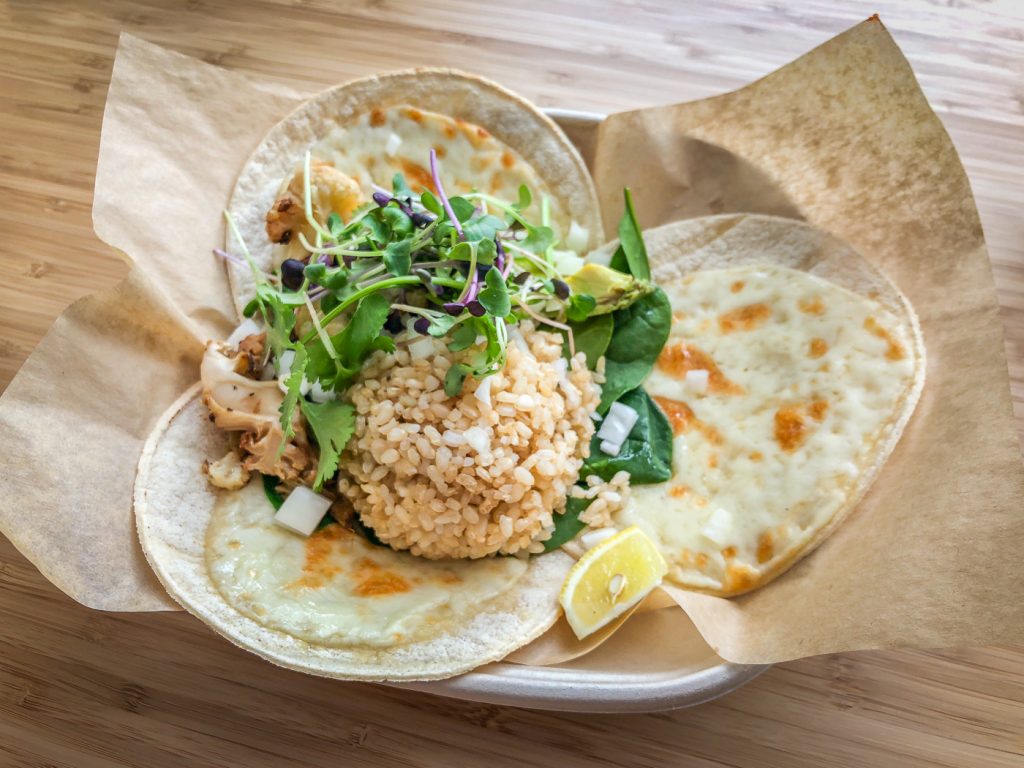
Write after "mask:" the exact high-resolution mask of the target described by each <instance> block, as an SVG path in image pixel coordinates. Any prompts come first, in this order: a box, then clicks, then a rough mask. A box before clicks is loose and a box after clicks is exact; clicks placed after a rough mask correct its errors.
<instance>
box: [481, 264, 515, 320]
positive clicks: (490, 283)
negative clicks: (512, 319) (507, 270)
mask: <svg viewBox="0 0 1024 768" xmlns="http://www.w3.org/2000/svg"><path fill="white" fill-rule="evenodd" d="M484 283H485V284H486V287H485V288H484V289H483V290H482V291H480V295H479V296H478V297H477V298H478V299H479V301H480V303H481V304H483V305H484V309H486V310H487V311H488V312H490V313H491V314H492V315H494V316H495V317H508V313H509V312H511V311H512V302H511V300H510V299H509V297H508V286H507V285H506V284H505V278H503V277H502V276H501V272H500V271H499V270H498V269H497V267H491V268H490V269H489V270H487V274H486V275H485V276H484Z"/></svg>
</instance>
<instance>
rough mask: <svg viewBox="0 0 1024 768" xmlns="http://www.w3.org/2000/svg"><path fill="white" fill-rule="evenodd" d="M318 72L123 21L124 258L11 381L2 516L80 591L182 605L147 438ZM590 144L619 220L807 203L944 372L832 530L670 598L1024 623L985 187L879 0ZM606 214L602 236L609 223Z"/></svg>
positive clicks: (719, 614)
mask: <svg viewBox="0 0 1024 768" xmlns="http://www.w3.org/2000/svg"><path fill="white" fill-rule="evenodd" d="M302 97H303V94H298V93H295V92H294V91H291V90H287V89H284V88H282V87H279V86H276V85H273V84H261V83H256V82H253V81H251V80H249V79H247V78H245V77H243V76H241V75H238V74H234V73H231V72H227V71H225V70H221V69H218V68H216V67H212V66H210V65H207V64H204V63H202V62H199V61H196V60H193V59H190V58H188V57H184V56H180V55H178V54H174V53H171V52H169V51H166V50H163V49H161V48H158V47H156V46H152V45H149V44H146V43H144V42H142V41H140V40H137V39H135V38H131V37H128V36H124V37H123V38H122V41H121V45H120V48H119V50H118V56H117V60H116V62H115V66H114V73H113V78H112V82H111V88H110V93H109V96H108V102H107V109H106V113H105V116H104V123H103V136H102V143H101V147H100V159H99V168H98V171H97V180H96V193H95V202H94V224H95V228H96V232H97V234H99V236H100V237H102V238H103V239H104V240H106V241H107V242H108V243H110V244H111V245H113V246H114V247H116V248H119V249H121V250H122V251H124V253H125V254H126V255H127V256H128V257H129V258H130V259H131V260H132V261H133V262H134V264H135V267H134V269H133V270H132V272H131V274H130V275H129V277H128V279H127V280H126V281H125V282H124V283H122V284H121V285H120V286H118V287H117V288H115V289H113V290H112V291H109V292H107V293H105V294H100V295H97V296H94V297H90V298H87V299H84V300H82V301H79V302H77V303H76V304H74V305H72V307H71V308H70V309H69V310H68V311H67V312H65V313H64V314H63V315H62V316H61V318H60V319H59V320H58V321H57V323H56V324H55V325H54V327H53V329H52V330H51V331H50V333H49V334H48V335H47V336H46V338H45V339H44V340H43V342H42V343H41V344H40V345H39V347H38V348H37V350H36V351H35V352H34V353H33V355H32V356H31V357H30V358H29V360H28V361H27V362H26V364H25V366H24V367H23V368H22V370H21V371H20V372H19V374H18V376H17V377H16V378H15V380H14V381H13V382H12V383H11V385H10V387H9V388H8V390H7V392H6V393H5V394H4V395H3V397H2V399H0V442H2V444H3V445H4V452H5V454H4V456H5V458H4V472H3V476H2V477H0V531H2V532H3V533H4V534H5V535H7V536H8V537H9V538H10V539H11V541H12V542H13V543H14V544H15V546H17V547H18V549H20V550H21V551H22V552H23V553H24V554H25V555H26V557H28V558H29V559H30V560H32V561H33V562H34V563H35V564H36V565H37V566H38V567H39V568H40V570H41V571H42V572H43V573H44V574H45V575H46V576H47V577H48V578H49V579H50V580H51V581H53V583H54V584H56V585H57V586H58V587H59V588H61V589H62V590H64V591H65V592H67V593H68V594H69V595H70V596H71V597H73V598H75V599H76V600H78V601H80V602H82V603H84V604H86V605H89V606H92V607H96V608H103V609H107V610H153V609H168V608H173V607H175V606H174V605H173V603H172V602H171V601H170V600H169V599H168V598H167V597H166V596H165V595H164V594H163V592H162V591H161V589H160V588H159V586H158V585H157V583H156V581H155V579H154V578H153V577H152V575H151V573H150V571H149V569H148V567H147V566H146V564H145V561H144V559H143V558H142V556H141V553H140V552H139V550H138V545H137V543H136V538H135V535H134V531H133V529H132V510H131V498H130V491H131V486H132V481H133V478H134V472H135V464H136V460H137V456H138V452H139V448H140V446H141V443H142V441H143V439H144V438H145V436H146V435H147V433H148V432H149V429H150V428H151V426H152V424H153V423H154V422H155V420H156V418H157V416H158V415H159V414H160V413H162V412H163V410H164V409H165V408H166V406H167V405H169V404H170V402H171V401H172V400H173V399H174V398H175V397H176V395H177V394H178V393H179V392H180V391H181V390H183V389H184V388H185V387H186V386H187V385H188V384H190V383H191V382H192V381H193V380H194V379H195V378H196V376H197V371H198V368H197V366H198V357H199V353H200V351H201V345H202V341H203V340H204V339H205V338H206V337H207V336H222V335H224V334H226V333H227V332H228V331H229V330H230V328H231V327H232V326H233V325H234V322H235V320H234V318H233V316H232V313H231V310H230V306H231V305H230V302H229V300H228V295H227V290H226V281H225V278H224V274H223V270H222V269H221V266H220V265H219V264H217V263H216V262H215V261H214V260H213V259H212V258H211V257H210V248H211V247H213V246H215V245H218V244H219V243H220V242H222V240H223V226H222V222H221V219H220V217H219V212H220V210H221V208H222V207H223V206H224V205H225V202H226V200H227V198H228V194H229V192H230V189H231V187H232V185H233V183H234V179H235V176H236V174H237V173H238V171H239V169H240V168H241V166H242V164H243V163H244V161H245V159H246V157H247V155H248V154H249V152H250V151H251V150H252V148H253V147H254V146H255V145H256V143H257V142H258V141H259V139H260V138H262V136H263V134H264V133H266V131H267V130H268V129H269V128H270V127H271V126H272V125H273V123H274V122H276V121H277V120H278V119H280V118H281V117H283V116H284V115H285V114H286V113H287V112H288V111H290V109H291V108H292V107H294V106H295V105H296V104H297V103H298V102H299V101H300V100H301V98H302ZM594 138H595V143H594V144H593V155H592V157H593V168H594V171H595V178H596V179H597V182H598V185H599V190H600V192H601V195H602V201H603V207H604V214H605V217H606V221H607V222H609V223H610V224H611V225H614V222H616V221H617V220H618V216H619V212H620V210H619V206H620V199H621V198H620V190H621V187H622V186H623V185H624V184H629V185H630V186H631V187H632V188H633V190H634V195H635V197H636V199H637V209H638V211H639V212H640V216H641V219H642V222H643V223H644V224H645V225H653V224H659V223H662V222H665V221H669V220H672V219H675V218H681V217H689V216H697V215H702V214H705V213H722V212H730V211H756V212H765V213H774V214H777V215H784V216H793V217H802V218H806V219H807V220H809V221H811V222H812V223H814V224H817V225H819V226H822V227H824V228H827V229H831V230H832V231H834V232H836V233H838V234H840V235H841V236H843V237H845V238H847V239H848V240H850V241H851V242H852V243H853V244H854V245H856V246H857V247H859V248H860V249H861V250H863V251H864V253H865V254H866V255H867V256H868V257H869V258H871V259H872V260H874V261H876V262H877V263H878V264H879V265H880V266H881V267H882V268H883V269H885V270H886V271H887V272H888V273H889V274H890V276H891V277H892V278H893V279H894V280H895V281H896V282H897V284H899V286H900V287H901V288H902V289H903V290H904V291H905V292H906V293H907V294H908V296H909V297H910V299H911V301H912V302H913V303H914V305H915V307H916V308H917V310H918V312H919V313H920V315H921V320H922V324H923V327H924V332H925V340H926V343H927V345H928V352H929V371H928V376H929V380H928V383H927V385H926V387H925V393H924V396H923V398H922V402H921V404H920V406H919V407H918V413H917V414H916V415H915V417H914V419H913V420H912V422H911V424H910V427H909V428H908V430H907V433H906V434H905V435H904V438H903V441H902V442H901V443H900V446H899V447H898V448H897V450H896V452H895V454H894V455H893V457H892V458H891V459H890V461H889V464H888V465H887V467H886V469H885V471H884V473H883V475H882V477H881V478H880V480H879V481H878V482H877V483H876V486H875V488H874V489H873V490H872V492H871V493H870V494H869V496H868V498H867V499H866V500H865V501H864V502H863V503H862V505H861V507H860V508H859V509H858V510H857V511H856V512H855V514H854V515H853V516H851V518H850V519H849V520H848V521H847V522H846V523H845V524H844V525H843V527H842V528H841V529H840V530H839V532H838V533H837V534H836V535H834V536H833V537H832V538H831V539H830V540H829V541H827V542H826V544H825V545H823V546H822V547H821V548H820V549H819V550H818V551H817V552H816V553H815V554H814V555H812V556H811V557H810V558H809V559H807V560H805V561H803V563H801V564H800V565H798V566H797V567H796V568H794V569H793V570H792V571H791V572H790V573H789V574H787V575H786V576H784V577H782V578H781V579H779V580H778V581H776V582H774V583H773V584H771V585H769V586H768V587H766V588H764V589H762V590H760V591H759V592H756V593H754V594H752V595H750V596H749V597H745V598H740V599H737V600H732V601H726V600H721V599H717V598H711V597H705V596H701V595H696V594H692V593H682V594H678V595H677V599H678V601H679V603H680V604H681V605H682V606H683V608H684V609H685V610H686V611H687V612H688V613H689V614H690V616H691V618H693V620H694V621H695V622H696V624H697V626H698V628H699V629H700V631H701V632H702V634H703V635H704V637H705V638H706V639H707V640H708V641H709V643H710V644H711V645H712V647H714V648H715V649H716V650H717V651H718V652H719V653H721V654H722V655H723V656H724V657H725V658H727V659H730V660H735V661H743V662H769V661H780V660H785V659H790V658H794V657H799V656H805V655H811V654H816V653H824V652H833V651H841V650H848V649H854V648H876V647H890V646H919V647H938V646H956V645H974V644H987V643H996V642H1004V641H1012V640H1019V639H1021V637H1024V613H1022V611H1021V609H1020V607H1019V599H1018V596H1017V595H1016V591H1015V590H1014V589H1013V586H1014V585H1015V584H1018V583H1019V582H1020V576H1021V574H1020V570H1021V569H1020V567H1019V565H1018V563H1019V562H1020V560H1019V556H1018V553H1019V552H1020V551H1021V549H1022V547H1024V516H1022V515H1021V514H1020V511H1021V503H1020V500H1021V499H1022V498H1024V471H1022V467H1021V461H1020V453H1019V447H1018V444H1017V439H1016V433H1015V430H1014V425H1013V420H1012V414H1011V409H1010V402H1009V390H1008V377H1007V371H1006V362H1005V359H1004V354H1003V347H1002V329H1001V325H1000V323H999V319H998V316H997V304H996V297H995V292H994V288H993V283H992V277H991V271H990V267H989V262H988V258H987V255H986V252H985V246H984V240H983V238H982V234H981V228H980V225H979V222H978V217H977V213H976V211H975V207H974V202H973V198H972V196H971V193H970V189H969V186H968V183H967V179H966V177H965V175H964V173H963V169H962V168H961V166H960V163H959V160H958V159H957V156H956V153H955V150H954V149H953V147H952V145H951V144H950V142H949V139H948V137H947V136H946V134H945V131H944V130H943V128H942V126H941V124H940V123H939V121H938V119H937V118H936V117H935V115H934V114H933V113H932V112H931V110H930V109H929V108H928V106H927V104H926V102H925V100H924V97H923V96H922V94H921V93H920V91H919V89H918V88H917V84H916V82H915V80H914V77H913V74H912V73H911V71H910V69H909V67H908V66H907V63H906V61H905V60H904V59H903V57H902V55H901V54H900V52H899V50H898V49H897V48H896V46H895V44H894V43H893V42H892V40H891V39H890V37H889V36H888V34H887V33H886V32H885V30H884V28H883V27H882V26H881V24H880V23H878V22H877V21H870V22H865V23H864V24H861V25H859V26H857V27H855V28H853V29H852V30H850V31H849V32H847V33H845V34H843V35H841V36H839V37H837V38H835V39H834V40H832V41H831V42H829V43H827V44H826V45H824V46H822V47H821V48H818V49H816V50H815V51H813V52H811V53H810V54H808V55H807V56H805V57H803V58H801V59H799V60H797V61H796V62H794V63H792V64H790V65H788V66H787V67H784V68H783V69H781V70H779V71H778V72H776V73H774V74H772V75H770V76H768V77H767V78H764V79H763V80H760V81H758V82H757V83H754V84H753V85H751V86H748V87H747V88H744V89H742V90H741V91H738V92H736V93H733V94H729V95H726V96H721V97H717V98H714V99H708V100H704V101H700V102H694V103H690V104H684V105H678V106H672V107H664V108H657V109H649V110H643V111H640V112H632V113H626V114H621V115H614V116H611V117H609V118H608V119H607V120H606V121H605V122H604V123H603V124H602V126H601V127H600V130H599V131H598V133H597V135H596V137H594ZM609 234H612V233H609Z"/></svg>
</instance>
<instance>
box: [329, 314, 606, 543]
mask: <svg viewBox="0 0 1024 768" xmlns="http://www.w3.org/2000/svg"><path fill="white" fill-rule="evenodd" d="M517 328H518V332H517V331H513V332H512V333H513V338H512V340H511V341H510V343H509V345H508V360H507V363H506V366H505V368H504V370H503V371H500V372H499V373H496V374H494V375H493V376H491V377H489V379H490V383H489V384H487V383H486V382H487V380H486V379H484V380H483V383H481V382H477V381H475V380H474V379H472V378H469V379H467V380H466V384H465V386H464V387H463V392H462V394H461V395H460V396H458V397H448V396H447V395H446V394H445V392H444V378H445V373H446V372H447V371H448V368H449V367H450V366H451V365H452V363H453V361H454V360H455V358H456V355H455V354H453V353H451V352H449V351H448V350H447V348H446V347H445V346H444V344H443V343H441V342H439V341H436V342H435V343H434V349H433V351H432V353H431V354H430V355H428V356H421V357H418V359H412V358H411V356H410V353H409V348H408V347H407V346H402V347H399V349H398V350H397V351H396V352H394V353H391V354H385V353H379V352H378V353H376V354H375V355H374V356H373V357H371V358H370V359H369V360H368V361H367V363H366V365H365V366H364V368H363V371H362V373H361V379H360V381H359V382H358V383H357V384H355V385H354V386H353V387H352V388H351V389H350V390H349V393H348V396H349V398H350V399H351V402H352V403H353V404H354V405H355V408H356V429H355V434H354V435H353V437H352V439H351V441H350V442H349V444H348V446H347V447H346V450H345V453H344V455H343V456H342V462H341V473H340V478H339V481H338V487H339V490H340V491H341V492H342V493H343V494H345V496H347V497H348V499H349V500H350V501H351V502H352V504H353V506H354V507H355V509H356V511H357V512H358V513H359V515H360V517H361V519H362V521H363V523H364V524H365V525H368V526H369V527H371V528H372V529H373V530H374V532H375V533H376V534H377V536H378V537H379V538H380V539H381V540H382V541H384V542H386V543H387V544H389V545H391V546H392V547H394V548H396V549H408V550H410V551H411V552H412V553H413V554H415V555H421V556H423V557H428V558H435V559H440V558H448V557H459V558H465V557H470V558H475V557H484V556H486V555H492V554H496V553H502V554H513V553H516V552H523V551H525V552H539V551H542V550H543V541H544V540H546V539H547V538H549V537H550V535H551V529H552V527H553V525H554V523H553V519H552V515H553V513H556V512H560V511H561V510H563V509H564V508H565V500H566V495H567V494H568V493H569V492H570V489H571V488H572V486H573V484H574V483H575V482H576V479H577V475H578V474H579V470H580V466H581V464H582V462H583V459H584V458H586V456H587V455H588V453H589V450H590V438H591V436H592V434H593V432H594V424H593V421H592V420H591V414H592V413H593V412H594V411H595V410H596V408H597V404H598V401H599V399H600V395H599V389H598V387H597V384H596V383H595V380H594V376H593V375H592V374H591V372H590V371H588V370H587V367H586V365H585V364H584V359H583V356H582V354H577V355H576V357H575V358H574V359H573V360H572V361H570V363H569V365H568V369H567V370H566V369H560V366H561V365H562V364H561V363H558V362H556V361H558V360H559V359H560V358H561V357H562V339H561V337H560V336H558V335H557V334H553V333H547V332H543V331H538V330H535V329H534V328H533V326H532V325H531V324H529V323H520V324H519V326H517ZM480 386H484V387H485V388H486V387H488V386H489V387H490V404H488V403H487V401H486V400H487V398H486V396H484V395H483V391H482V392H481V397H482V398H483V399H481V398H478V397H477V396H476V395H477V388H478V387H480ZM484 391H486V390H484Z"/></svg>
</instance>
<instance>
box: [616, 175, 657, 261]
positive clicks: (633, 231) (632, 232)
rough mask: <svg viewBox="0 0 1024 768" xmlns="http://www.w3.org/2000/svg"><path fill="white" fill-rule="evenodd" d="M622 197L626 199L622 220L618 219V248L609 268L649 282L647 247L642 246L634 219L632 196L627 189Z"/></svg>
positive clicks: (640, 236) (627, 188)
mask: <svg viewBox="0 0 1024 768" xmlns="http://www.w3.org/2000/svg"><path fill="white" fill-rule="evenodd" d="M623 196H624V197H625V199H626V206H625V210H623V212H622V218H621V219H619V247H618V248H617V249H616V250H615V253H614V254H613V255H612V260H611V264H610V265H609V266H611V268H612V269H617V270H618V271H619V272H627V273H629V274H631V275H633V277H637V278H640V279H641V280H650V279H651V265H650V262H648V260H647V246H645V245H644V236H643V233H642V232H641V230H640V223H639V222H638V221H637V219H636V209H635V208H634V207H633V194H632V192H630V191H629V187H626V188H625V189H624V190H623Z"/></svg>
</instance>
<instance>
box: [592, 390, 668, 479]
mask: <svg viewBox="0 0 1024 768" xmlns="http://www.w3.org/2000/svg"><path fill="white" fill-rule="evenodd" d="M619 402H621V403H623V404H624V405H628V406H629V407H630V408H632V409H633V410H634V411H636V412H637V414H638V416H639V418H638V419H637V420H636V424H634V425H633V429H632V431H630V433H629V437H627V438H626V441H625V442H624V443H623V444H622V449H621V450H620V451H619V455H618V456H609V455H608V454H606V453H602V452H601V441H600V440H599V439H598V438H597V435H594V437H593V438H592V439H591V441H590V456H589V458H587V460H586V461H585V462H583V467H582V468H581V469H580V477H586V476H588V475H597V476H599V477H600V478H601V479H602V480H611V479H612V477H614V476H615V473H616V472H619V471H620V470H625V471H626V472H629V482H630V484H631V485H645V484H649V483H662V482H664V481H666V480H668V479H669V478H671V477H672V425H671V424H669V421H668V417H666V416H665V414H664V412H663V411H662V410H661V408H659V407H658V404H657V403H655V402H654V400H652V399H651V397H650V395H648V394H647V393H646V392H645V391H644V390H643V389H642V388H641V387H637V388H636V389H634V390H632V391H630V392H627V393H626V394H624V395H623V396H622V397H621V398H620V399H619Z"/></svg>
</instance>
